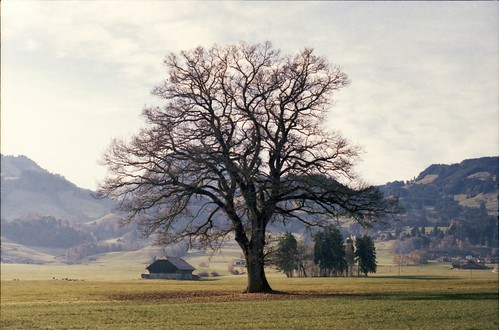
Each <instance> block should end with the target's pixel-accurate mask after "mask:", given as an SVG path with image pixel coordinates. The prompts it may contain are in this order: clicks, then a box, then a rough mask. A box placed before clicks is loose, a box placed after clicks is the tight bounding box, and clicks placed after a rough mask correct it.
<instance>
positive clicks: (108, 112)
mask: <svg viewBox="0 0 499 330" xmlns="http://www.w3.org/2000/svg"><path fill="white" fill-rule="evenodd" d="M2 11H3V12H2V14H3V15H2V82H3V84H2V152H11V153H26V154H27V155H28V156H30V157H33V158H34V159H35V161H39V162H40V163H42V165H45V166H46V167H47V168H49V169H50V170H52V171H57V172H59V173H61V174H63V175H65V176H67V177H68V178H70V179H71V180H72V181H74V182H76V183H78V184H80V185H83V186H86V187H91V188H92V187H93V186H94V182H95V180H98V179H100V178H101V177H102V173H103V169H101V168H98V167H96V166H95V163H96V161H97V159H98V158H99V157H100V153H101V152H102V150H104V149H105V147H106V145H107V144H108V143H109V141H110V137H112V136H123V135H128V134H132V133H133V132H135V131H136V130H137V129H138V127H140V126H141V125H142V122H141V120H140V118H139V114H140V111H141V109H142V107H143V105H144V104H147V103H154V102H157V100H156V99H154V98H152V97H151V96H150V94H149V92H150V90H151V89H152V87H153V86H155V85H157V84H158V83H159V82H160V81H161V80H162V79H164V77H165V68H164V67H163V66H162V64H161V62H162V59H163V58H164V56H165V55H166V54H167V53H168V52H170V51H174V52H177V51H179V50H181V49H190V48H193V47H196V46H197V45H204V46H206V47H210V46H211V45H212V44H214V43H221V44H224V43H232V42H238V41H248V42H261V41H265V40H271V41H272V42H273V44H274V45H275V46H276V47H278V48H281V49H282V50H283V52H295V51H297V50H298V49H301V48H303V47H305V46H311V47H314V48H315V49H316V52H317V53H318V54H320V55H324V56H326V57H327V58H328V59H329V60H330V62H331V63H332V64H334V65H340V66H341V67H342V68H343V69H344V70H345V71H346V73H347V74H348V75H349V76H350V78H351V80H352V84H351V85H350V86H349V87H347V88H346V89H344V90H341V91H340V92H338V93H337V95H336V99H337V103H336V104H335V106H334V107H332V109H331V115H330V116H329V119H330V120H329V127H330V128H331V129H339V130H340V131H342V132H343V134H344V135H345V136H346V137H348V138H350V140H351V141H352V142H354V143H356V144H360V145H363V146H364V147H365V151H366V153H365V155H364V157H363V159H364V160H363V162H362V163H360V164H359V172H360V173H361V175H362V176H364V177H365V178H366V180H367V181H369V182H371V183H384V182H386V181H388V180H396V179H410V178H412V177H413V176H414V175H417V174H418V172H419V171H421V170H423V169H424V168H425V167H426V166H428V165H430V164H431V163H435V162H437V163H445V162H457V161H460V160H462V159H463V158H469V157H479V156H485V155H494V154H498V150H497V146H498V144H497V143H498V141H497V137H498V128H497V118H498V107H499V106H498V101H497V90H498V89H499V83H498V77H497V72H498V69H499V68H498V63H497V58H498V55H499V54H498V40H497V26H498V18H497V15H496V13H497V4H496V3H494V2H479V3H475V2H462V3H438V2H428V3H427V2H418V3H412V2H170V1H168V2H163V1H147V2H131V1H72V2H63V1H54V2H37V1H34V2H32V1H8V2H6V3H5V4H3V6H2ZM20 95H21V97H20ZM61 155H63V156H61ZM69 172H71V173H72V174H69Z"/></svg>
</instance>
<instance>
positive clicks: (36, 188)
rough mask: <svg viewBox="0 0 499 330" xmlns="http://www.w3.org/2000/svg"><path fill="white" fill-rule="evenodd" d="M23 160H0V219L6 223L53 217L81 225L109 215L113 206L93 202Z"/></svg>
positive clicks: (82, 191)
mask: <svg viewBox="0 0 499 330" xmlns="http://www.w3.org/2000/svg"><path fill="white" fill-rule="evenodd" d="M92 194H93V192H92V191H91V190H86V189H81V188H78V187H77V186H76V185H74V184H73V183H71V182H69V181H68V180H66V179H65V178H64V177H62V176H60V175H57V174H52V173H50V172H48V171H47V170H45V169H43V168H41V167H40V166H38V165H37V164H36V163H35V162H34V161H32V160H31V159H29V158H28V157H26V156H18V157H14V156H4V155H2V156H1V204H2V208H1V217H2V219H6V220H14V219H17V218H26V217H33V216H37V215H39V216H53V217H57V218H63V219H66V220H68V221H72V222H84V221H88V220H91V219H95V218H98V217H102V216H104V215H106V214H108V213H110V212H111V211H112V209H113V202H112V201H111V200H109V199H107V200H106V199H95V198H94V197H93V196H92Z"/></svg>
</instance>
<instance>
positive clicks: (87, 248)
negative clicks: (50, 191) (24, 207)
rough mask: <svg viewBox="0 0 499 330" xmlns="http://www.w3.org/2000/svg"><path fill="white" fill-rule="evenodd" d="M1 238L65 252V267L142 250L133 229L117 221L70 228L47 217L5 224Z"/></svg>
mask: <svg viewBox="0 0 499 330" xmlns="http://www.w3.org/2000/svg"><path fill="white" fill-rule="evenodd" d="M2 237H3V238H5V239H8V240H10V241H12V242H14V243H18V244H22V245H26V246H32V247H44V248H56V249H66V251H65V254H64V255H65V257H66V261H67V262H68V263H78V262H84V261H88V260H90V259H91V258H92V257H91V256H93V255H95V254H99V253H107V252H119V251H133V250H136V249H139V248H141V247H142V245H141V244H140V243H138V242H139V241H140V240H139V239H140V234H139V233H138V231H137V230H136V228H124V227H121V226H120V224H119V223H118V221H117V219H114V218H109V219H107V220H106V219H104V221H99V220H97V221H93V222H90V223H85V224H74V223H71V222H69V221H67V220H63V219H57V218H55V217H51V216H33V217H32V218H29V219H17V220H14V221H5V220H3V219H2Z"/></svg>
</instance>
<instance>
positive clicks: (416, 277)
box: [364, 275, 459, 281]
mask: <svg viewBox="0 0 499 330" xmlns="http://www.w3.org/2000/svg"><path fill="white" fill-rule="evenodd" d="M364 278H366V277H364ZM369 278H371V279H378V278H379V279H395V280H396V279H401V280H425V281H426V280H455V279H457V278H459V277H457V276H439V275H400V276H397V275H389V276H373V277H369Z"/></svg>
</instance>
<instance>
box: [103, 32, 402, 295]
mask: <svg viewBox="0 0 499 330" xmlns="http://www.w3.org/2000/svg"><path fill="white" fill-rule="evenodd" d="M164 64H165V65H166V67H167V70H168V72H167V79H166V80H165V81H164V82H163V83H161V84H160V85H159V86H157V87H156V88H154V90H153V94H154V95H156V96H158V97H159V98H160V99H161V100H163V101H164V105H163V106H151V107H146V108H145V109H144V110H143V116H144V118H145V121H146V127H145V128H144V129H142V130H141V131H140V132H139V133H138V134H136V135H135V136H133V137H132V138H131V139H129V140H119V139H116V140H114V141H113V142H112V144H111V146H110V147H109V150H108V151H107V152H106V153H105V155H104V158H103V162H104V164H105V165H106V166H107V167H108V170H109V171H108V176H107V178H106V179H105V180H104V181H103V182H102V184H101V185H100V194H101V195H103V196H110V197H112V198H114V199H116V200H118V201H119V207H120V209H121V211H123V214H124V219H123V223H129V222H130V221H135V222H137V223H138V225H139V227H140V228H141V229H142V231H143V233H144V234H145V235H151V234H156V237H157V242H158V243H162V244H167V243H171V242H176V241H179V240H183V239H186V238H187V239H189V240H190V241H194V240H195V241H197V242H200V243H204V244H207V245H210V244H213V243H214V242H218V241H219V240H220V239H223V238H225V237H227V235H228V234H233V237H235V240H236V241H237V243H238V245H239V246H240V247H241V249H242V251H243V253H244V256H245V258H246V264H247V270H248V285H247V288H246V291H247V292H269V291H271V287H270V285H269V284H268V281H267V279H266V276H265V271H264V248H265V244H266V232H267V226H268V225H269V224H271V223H272V222H276V221H281V222H284V223H286V222H288V221H301V222H303V223H305V224H307V225H309V226H315V225H325V224H327V223H328V222H330V220H331V219H332V218H334V219H341V218H343V217H348V218H350V219H355V220H356V221H358V222H359V223H361V224H362V225H364V226H369V225H370V224H371V223H372V222H374V221H377V220H379V219H380V218H381V217H382V216H383V215H385V214H386V213H390V212H394V210H395V209H396V205H397V203H396V201H395V200H387V199H385V198H384V196H383V194H382V193H381V192H380V191H379V190H378V189H377V188H375V187H372V186H366V185H363V184H360V183H358V180H356V175H355V173H354V171H353V166H354V165H355V163H356V161H357V160H358V152H359V149H358V148H357V147H356V146H352V145H350V144H349V143H348V141H347V140H346V139H345V138H343V137H342V136H341V135H340V134H339V133H337V132H331V131H328V130H326V128H325V126H324V123H325V122H326V113H327V112H328V110H330V108H331V104H332V96H333V93H334V92H336V91H338V90H339V89H341V88H343V87H345V86H347V85H348V84H349V83H350V82H349V79H348V77H347V75H346V74H345V73H344V72H343V71H342V70H341V69H340V68H338V67H335V66H332V65H330V64H329V63H328V62H327V60H326V59H325V58H324V57H321V56H317V55H315V54H314V51H313V50H312V49H309V48H305V49H303V50H301V51H299V52H297V53H296V54H291V55H283V54H281V52H280V51H279V50H277V49H274V48H273V47H272V45H271V43H270V42H265V43H261V44H246V43H239V44H235V45H227V46H220V45H214V46H213V47H211V48H209V49H206V48H203V47H198V48H195V49H193V50H188V51H181V52H180V53H178V54H175V53H171V54H169V55H168V56H167V57H166V58H165V60H164Z"/></svg>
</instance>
